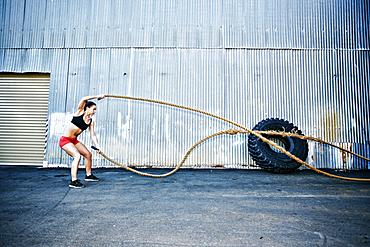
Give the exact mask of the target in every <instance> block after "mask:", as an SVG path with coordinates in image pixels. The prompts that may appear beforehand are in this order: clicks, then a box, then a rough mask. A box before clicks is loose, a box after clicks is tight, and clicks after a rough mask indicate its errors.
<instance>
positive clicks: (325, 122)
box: [318, 108, 342, 142]
mask: <svg viewBox="0 0 370 247" xmlns="http://www.w3.org/2000/svg"><path fill="white" fill-rule="evenodd" d="M341 119H342V118H341V116H340V113H339V112H338V111H337V110H336V109H334V108H328V109H325V110H323V111H321V116H320V118H319V124H318V125H319V126H320V129H321V135H320V136H321V138H322V139H323V140H324V141H327V142H340V141H341V125H342V124H341Z"/></svg>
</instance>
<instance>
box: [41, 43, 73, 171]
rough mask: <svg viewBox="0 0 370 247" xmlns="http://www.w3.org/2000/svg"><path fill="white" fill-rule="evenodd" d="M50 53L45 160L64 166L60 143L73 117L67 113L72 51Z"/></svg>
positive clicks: (57, 50) (56, 50) (53, 51)
mask: <svg viewBox="0 0 370 247" xmlns="http://www.w3.org/2000/svg"><path fill="white" fill-rule="evenodd" d="M49 52H50V54H49V57H48V58H49V61H50V68H51V69H50V71H52V73H51V75H50V93H49V109H48V125H49V131H48V138H47V148H46V153H45V160H46V161H48V162H49V163H51V164H63V163H62V162H61V157H62V149H61V148H60V147H59V145H58V142H59V139H60V137H61V136H62V135H63V133H64V130H65V128H66V125H67V124H68V121H71V115H69V114H67V112H66V99H67V88H68V87H67V85H68V71H69V70H68V67H69V57H70V50H67V49H53V50H50V51H49ZM63 153H64V151H63Z"/></svg>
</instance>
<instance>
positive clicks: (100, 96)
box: [97, 94, 105, 100]
mask: <svg viewBox="0 0 370 247" xmlns="http://www.w3.org/2000/svg"><path fill="white" fill-rule="evenodd" d="M97 98H98V100H101V99H104V98H105V94H100V95H98V96H97Z"/></svg>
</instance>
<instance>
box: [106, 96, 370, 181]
mask: <svg viewBox="0 0 370 247" xmlns="http://www.w3.org/2000/svg"><path fill="white" fill-rule="evenodd" d="M105 97H111V98H120V99H128V100H136V101H146V102H151V103H156V104H161V105H168V106H172V107H177V108H182V109H185V110H190V111H194V112H198V113H201V114H204V115H208V116H211V117H214V118H217V119H220V120H223V121H225V122H228V123H230V124H232V125H235V126H237V127H239V128H240V129H242V130H238V129H229V130H224V131H220V132H217V133H215V134H213V135H210V136H208V137H206V138H204V139H202V140H200V141H198V142H197V143H196V144H194V145H193V146H192V147H191V148H190V149H189V151H188V152H187V153H186V155H185V156H184V158H183V159H182V161H181V163H180V164H179V165H178V166H176V168H174V169H173V170H172V171H170V172H168V173H165V174H161V175H155V174H149V173H144V172H140V171H138V170H135V169H133V168H130V167H128V166H125V165H122V164H119V163H118V162H116V161H114V160H112V159H111V158H109V157H108V156H106V155H105V154H104V153H103V152H99V154H100V155H101V156H103V157H104V158H105V159H107V160H108V161H110V162H112V163H113V164H116V165H118V166H120V167H122V168H124V169H126V170H129V171H131V172H134V173H136V174H139V175H142V176H147V177H154V178H163V177H167V176H170V175H172V174H174V173H175V172H176V171H178V170H179V169H180V167H181V166H182V165H183V164H184V163H185V160H186V159H187V158H188V156H189V155H190V153H191V152H192V151H193V150H194V149H195V147H196V146H198V145H199V144H201V143H202V142H205V141H207V140H209V139H211V138H213V137H215V136H218V135H225V134H227V135H236V134H238V133H241V134H253V135H255V136H257V137H258V138H260V139H261V140H262V141H264V142H266V143H267V144H269V145H271V146H273V147H274V148H276V149H278V150H279V151H280V152H282V153H284V154H286V155H288V156H289V157H290V158H292V159H294V160H296V161H297V162H298V163H300V164H302V165H304V166H306V167H308V168H310V169H312V170H314V171H316V172H318V173H321V174H323V175H326V176H329V177H333V178H339V179H344V180H350V181H362V182H370V179H366V178H349V177H342V176H337V175H333V174H330V173H327V172H324V171H321V170H319V169H317V168H315V167H313V166H311V165H309V164H308V163H306V162H305V161H302V160H301V159H299V158H298V157H296V156H294V155H292V154H291V153H289V152H288V151H286V150H285V149H284V148H282V147H280V146H278V145H276V144H275V143H274V142H272V141H270V140H268V139H267V138H265V137H264V136H262V135H263V134H272V135H281V136H289V137H297V138H300V139H305V140H310V141H315V142H319V143H322V144H326V145H329V146H332V147H335V148H338V149H340V150H342V151H345V152H348V153H350V154H352V155H355V156H357V157H359V158H361V159H364V160H367V161H370V159H368V158H366V157H363V156H361V155H359V154H356V153H354V152H352V151H349V150H346V149H344V148H341V147H339V146H336V145H334V144H331V143H329V142H325V141H323V140H320V139H318V138H314V137H307V136H301V135H298V134H295V133H288V132H277V131H253V130H250V129H248V128H246V127H244V126H242V125H239V124H237V123H235V122H233V121H231V120H228V119H225V118H223V117H219V116H216V115H214V114H211V113H208V112H205V111H201V110H197V109H193V108H190V107H186V106H180V105H176V104H171V103H167V102H162V101H157V100H150V99H143V98H136V97H129V96H119V95H105Z"/></svg>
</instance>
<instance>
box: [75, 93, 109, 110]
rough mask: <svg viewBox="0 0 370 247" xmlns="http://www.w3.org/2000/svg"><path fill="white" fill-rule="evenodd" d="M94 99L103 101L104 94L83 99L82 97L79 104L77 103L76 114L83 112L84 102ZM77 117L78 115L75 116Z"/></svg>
mask: <svg viewBox="0 0 370 247" xmlns="http://www.w3.org/2000/svg"><path fill="white" fill-rule="evenodd" d="M96 98H100V99H104V98H105V95H104V94H100V95H97V96H85V97H83V98H82V99H81V100H80V103H78V107H77V112H78V113H81V112H83V111H84V108H85V105H86V102H87V101H88V100H91V99H96ZM77 115H79V114H77Z"/></svg>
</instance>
